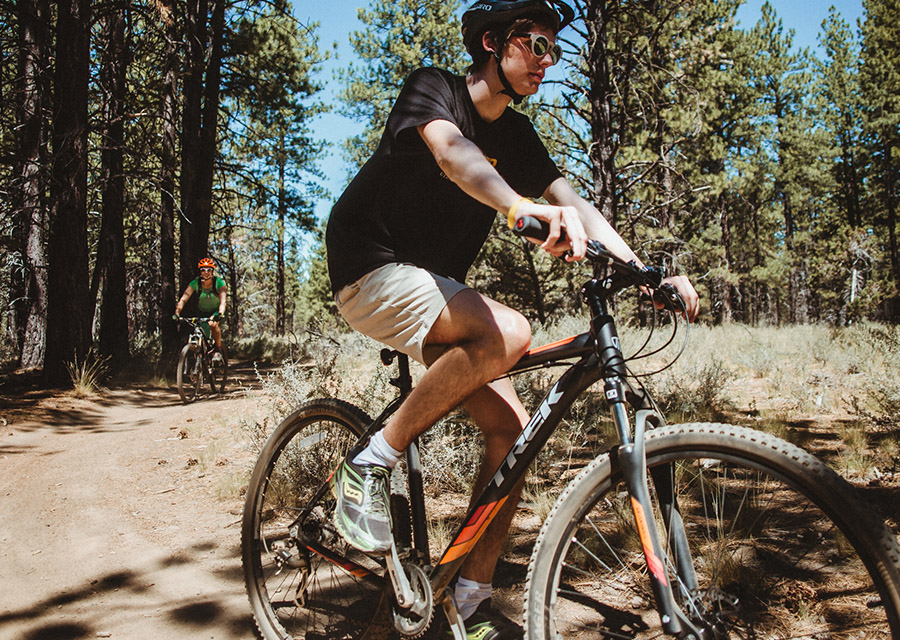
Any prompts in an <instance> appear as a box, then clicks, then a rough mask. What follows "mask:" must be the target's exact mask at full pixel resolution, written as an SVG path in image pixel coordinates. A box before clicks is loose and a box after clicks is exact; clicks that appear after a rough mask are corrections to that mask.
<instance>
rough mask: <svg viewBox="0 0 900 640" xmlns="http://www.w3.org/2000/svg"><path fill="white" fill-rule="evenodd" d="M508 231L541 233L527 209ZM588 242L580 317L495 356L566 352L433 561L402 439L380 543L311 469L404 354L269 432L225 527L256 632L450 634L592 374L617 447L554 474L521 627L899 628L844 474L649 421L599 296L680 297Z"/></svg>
mask: <svg viewBox="0 0 900 640" xmlns="http://www.w3.org/2000/svg"><path fill="white" fill-rule="evenodd" d="M517 227H518V231H519V232H520V233H522V234H525V235H529V236H532V237H535V236H536V237H538V238H540V237H541V236H540V233H539V232H536V231H534V230H532V229H531V228H530V227H529V224H528V223H527V222H521V221H520V223H518V224H517ZM588 258H589V259H590V260H591V261H593V262H594V263H595V264H596V265H599V266H600V267H602V271H603V273H602V274H601V275H599V276H598V277H594V278H591V279H590V280H589V281H588V282H586V283H585V285H584V287H583V288H582V290H581V294H582V297H583V299H584V301H585V302H586V304H587V306H588V308H589V309H590V321H589V324H590V326H589V330H588V331H587V332H585V333H583V334H581V335H578V336H574V337H571V338H568V339H565V340H561V341H559V342H555V343H552V344H548V345H545V346H542V347H539V348H536V349H532V350H530V351H529V352H527V353H526V354H525V356H523V357H522V359H521V360H520V361H519V362H518V363H517V364H516V365H515V366H514V367H513V368H512V369H511V370H510V372H509V374H508V375H514V374H516V373H520V372H523V371H529V370H533V369H536V368H543V367H548V366H554V365H559V364H564V365H566V366H568V369H567V370H566V371H565V372H564V373H563V374H562V375H561V376H560V377H559V379H558V380H557V381H556V382H555V383H554V384H553V385H552V387H551V388H550V391H549V392H548V393H547V395H546V396H545V397H544V398H543V400H542V401H541V403H540V405H539V406H538V408H537V410H536V412H535V413H534V415H533V416H532V417H531V419H530V421H529V422H528V423H527V425H526V426H525V428H524V430H523V431H522V434H521V436H520V437H519V439H518V441H517V442H516V443H515V445H514V446H513V447H512V449H511V450H510V451H509V454H508V456H507V457H506V459H505V461H504V462H503V463H502V464H501V466H500V467H499V468H498V469H497V471H496V473H495V474H494V476H493V478H492V480H491V481H490V482H489V484H488V486H487V487H486V488H485V489H484V491H483V492H482V494H481V495H480V496H479V497H478V498H477V500H475V501H474V502H473V506H472V507H471V508H470V509H469V511H468V513H467V514H466V516H465V518H464V520H463V524H462V525H461V526H460V528H459V530H458V531H457V533H456V535H455V536H454V537H453V539H452V541H451V542H450V544H449V546H448V547H447V548H446V549H445V550H444V551H443V553H442V555H441V556H440V557H439V558H437V559H436V560H435V559H433V558H432V557H431V555H430V552H429V545H428V532H427V528H426V522H427V518H426V513H425V497H424V493H423V482H422V467H421V460H420V449H419V443H418V441H416V442H414V443H413V444H412V445H410V447H409V448H408V449H407V451H406V459H405V461H404V462H402V463H401V464H400V465H398V467H397V468H395V469H394V471H393V472H392V476H391V511H392V517H393V523H394V538H395V541H394V545H393V548H392V550H391V553H390V555H387V556H384V557H370V556H367V555H365V554H362V553H360V552H358V551H356V550H355V549H353V548H351V547H350V546H348V545H347V544H346V543H345V542H344V540H343V539H342V538H341V536H340V535H339V534H338V533H337V530H336V529H335V527H334V525H333V523H332V512H333V510H334V499H333V497H332V495H331V492H330V490H329V486H328V479H329V477H330V475H331V474H332V472H333V471H334V469H335V468H336V467H337V465H338V463H339V462H340V461H341V460H342V458H343V457H344V456H345V455H346V454H347V452H348V450H349V449H350V448H351V447H352V446H354V445H356V444H357V443H361V442H363V441H365V440H366V439H367V438H368V437H369V436H370V435H371V434H373V433H374V432H375V431H377V430H378V429H380V428H381V427H382V425H383V424H384V423H385V421H386V419H387V418H388V417H389V416H390V415H391V414H392V413H393V412H394V411H395V410H396V409H397V407H398V406H399V405H400V403H402V402H403V399H404V398H405V397H406V395H408V394H409V392H410V391H411V389H412V380H411V377H410V373H409V363H408V360H407V359H406V357H405V356H403V355H400V354H398V353H396V352H393V351H390V350H387V349H385V350H384V351H382V361H383V362H384V364H386V365H388V364H391V363H392V362H394V361H397V363H398V367H399V369H398V375H397V376H396V377H395V378H393V379H392V380H391V383H392V384H393V385H394V386H396V387H398V389H399V394H398V397H397V398H396V399H395V400H394V401H392V402H391V403H390V404H388V406H387V407H386V408H385V409H384V411H382V413H381V414H380V415H379V416H378V417H377V418H375V419H374V420H372V419H371V418H370V417H369V416H368V415H366V414H365V413H364V412H363V411H362V410H360V409H359V408H357V407H355V406H353V405H352V404H350V403H347V402H345V401H343V400H339V399H334V398H326V399H317V400H311V401H308V402H306V403H304V404H303V405H302V406H300V408H298V409H297V410H296V411H294V412H293V413H292V414H290V415H289V416H288V417H287V418H285V419H284V420H283V421H282V422H281V424H280V425H279V426H278V427H277V428H276V429H275V430H274V431H273V433H272V434H271V436H270V437H269V439H268V441H267V442H266V444H265V445H264V447H263V449H262V452H261V454H260V456H259V458H258V461H257V463H256V466H255V468H254V470H253V474H252V476H251V479H250V483H249V487H248V490H247V498H246V503H245V507H244V515H243V524H242V560H243V567H244V577H245V583H246V587H247V591H248V595H249V599H250V603H251V606H252V609H253V615H254V618H255V620H256V624H257V626H258V628H259V631H260V633H261V634H262V637H263V638H266V639H267V640H268V639H276V638H278V639H282V638H306V639H309V640H311V639H324V638H329V639H332V638H347V639H350V638H352V639H354V640H359V639H360V638H362V639H364V640H372V639H376V638H396V637H399V638H416V637H420V636H422V635H424V634H425V633H426V632H427V631H428V629H429V627H430V625H431V623H432V621H433V617H434V614H435V609H436V608H438V607H440V608H442V609H443V612H444V614H445V616H446V623H447V624H448V625H449V629H450V630H451V631H452V633H453V637H454V638H455V639H456V640H462V639H463V638H465V637H466V636H465V629H464V624H463V623H462V622H461V620H460V618H459V616H458V613H457V609H456V606H455V603H454V599H453V596H452V592H453V589H451V588H448V587H449V586H451V583H452V581H453V579H454V578H455V576H456V574H457V572H458V571H459V569H460V567H461V565H462V564H463V562H464V561H465V559H466V556H467V554H468V553H469V551H470V550H471V549H472V547H473V546H474V545H475V544H476V543H477V542H478V540H479V537H480V536H481V534H482V533H483V532H484V531H485V529H486V528H487V526H488V524H489V523H490V522H491V520H492V518H493V516H494V515H495V514H496V513H497V511H498V510H499V509H500V507H501V505H502V504H503V502H504V501H505V500H506V498H507V497H508V496H509V493H510V491H511V489H512V488H513V487H514V486H515V485H516V483H517V482H518V481H519V480H520V479H521V478H522V477H523V475H524V474H525V472H526V470H527V469H528V467H529V465H530V464H531V463H532V462H533V461H534V460H535V458H536V456H537V455H538V452H539V451H540V450H541V449H542V447H544V445H545V444H546V443H547V442H548V439H549V438H550V436H551V434H552V433H553V431H554V429H556V428H557V426H559V424H560V422H561V421H562V420H563V418H564V417H565V416H566V414H567V412H568V410H569V408H570V407H571V406H572V404H573V403H574V402H575V400H576V399H577V398H578V397H579V396H581V394H583V393H585V392H586V391H587V390H588V389H589V388H590V387H591V386H592V385H594V384H595V383H598V382H599V383H602V394H603V397H604V398H605V400H606V402H607V404H608V407H609V410H610V415H611V417H612V421H613V423H614V425H615V431H616V434H617V443H616V444H615V445H614V446H612V447H611V448H610V449H609V450H608V451H606V452H604V453H602V454H601V455H599V456H598V457H596V458H595V459H594V460H592V461H591V462H590V463H589V464H588V465H587V466H586V467H585V468H584V469H583V470H582V471H581V472H580V473H579V474H578V476H577V477H576V478H575V479H574V480H573V481H572V482H571V483H570V484H569V485H568V486H567V487H566V488H565V490H564V491H563V492H562V494H561V495H560V497H559V499H558V500H557V502H556V504H555V506H554V507H553V509H552V511H551V512H550V514H549V516H548V517H547V519H546V520H545V522H544V524H543V526H542V528H541V530H540V533H539V534H538V537H537V541H536V543H535V547H534V550H533V553H532V556H531V560H530V563H529V568H528V573H527V580H526V584H525V591H524V629H525V637H526V638H528V639H529V640H550V639H554V640H555V639H561V638H579V639H580V638H639V639H649V638H660V637H673V638H684V639H696V640H700V639H704V640H706V639H713V640H719V639H724V638H758V639H769V638H806V639H813V638H815V639H825V638H829V639H832V638H894V639H895V640H897V639H900V548H898V544H897V538H896V535H895V534H894V533H893V532H892V530H891V529H890V528H889V527H888V526H887V525H886V524H885V523H884V521H883V520H882V519H880V518H879V517H878V516H877V515H876V513H875V512H874V511H873V509H872V508H871V507H869V506H868V505H867V504H866V503H865V502H864V501H863V500H862V498H861V496H860V492H859V490H857V489H856V488H854V487H853V486H852V485H850V484H849V483H848V482H847V481H846V480H844V479H843V478H841V477H840V476H839V475H838V474H837V473H835V472H834V471H833V470H832V469H831V468H829V467H828V466H826V465H825V464H824V463H822V462H821V461H819V460H818V459H817V458H815V457H813V456H812V455H810V454H809V453H807V452H806V451H804V450H802V449H800V448H798V447H796V446H794V445H791V444H789V443H787V442H784V441H782V440H780V439H778V438H776V437H774V436H772V435H768V434H765V433H762V432H759V431H754V430H751V429H747V428H743V427H739V426H732V425H727V424H707V423H693V424H678V425H667V424H666V422H665V420H664V418H663V416H662V414H661V412H660V410H659V409H658V407H657V405H656V403H655V402H654V400H653V398H652V397H651V395H650V392H649V391H648V389H647V388H646V386H645V385H644V384H643V382H642V378H641V377H640V376H639V375H637V374H634V373H633V372H632V370H631V367H630V366H629V363H630V362H631V361H632V360H634V359H635V358H638V357H641V356H640V355H639V354H641V353H642V352H643V355H647V351H644V349H645V347H646V345H647V343H646V342H645V344H644V346H643V347H641V348H640V349H638V350H637V352H636V353H635V354H633V355H631V356H628V357H626V356H624V355H623V351H622V347H621V345H620V342H619V337H618V333H617V330H616V324H615V320H614V318H613V317H612V315H611V314H610V312H609V303H610V301H611V299H612V298H613V296H614V295H615V294H616V293H617V292H619V291H622V290H623V289H627V288H631V287H641V288H642V290H643V291H645V292H646V291H653V292H654V293H655V294H656V295H657V299H659V296H662V298H663V299H664V300H665V302H666V304H667V305H668V309H669V316H670V318H671V323H670V324H671V325H672V326H674V325H675V324H676V323H677V322H678V317H679V316H678V314H677V311H678V309H679V307H681V309H682V310H683V303H681V302H680V299H679V298H678V297H677V294H675V293H674V290H666V289H665V287H661V286H660V282H661V274H660V272H659V271H658V270H655V269H647V268H638V267H636V266H635V265H634V264H633V263H624V262H622V261H621V260H619V259H618V258H616V257H614V256H613V255H612V254H610V253H609V252H608V251H607V250H606V249H605V248H604V247H603V246H602V245H600V244H598V243H596V242H591V243H590V245H589V247H588ZM657 328H658V327H657ZM672 331H673V336H674V335H675V334H674V331H675V329H674V328H673V329H672ZM670 342H671V338H670ZM682 349H683V347H682ZM648 351H649V348H648Z"/></svg>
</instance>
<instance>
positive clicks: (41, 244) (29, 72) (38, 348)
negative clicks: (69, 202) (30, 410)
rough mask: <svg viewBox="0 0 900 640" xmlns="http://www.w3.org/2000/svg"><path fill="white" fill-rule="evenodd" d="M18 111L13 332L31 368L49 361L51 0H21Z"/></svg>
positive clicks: (25, 364)
mask: <svg viewBox="0 0 900 640" xmlns="http://www.w3.org/2000/svg"><path fill="white" fill-rule="evenodd" d="M16 11H17V14H18V16H17V17H18V23H19V78H20V82H21V88H20V90H19V92H18V95H19V96H20V107H19V113H18V122H19V127H18V135H17V138H18V153H17V157H18V159H19V161H20V163H21V164H20V167H19V170H18V172H19V175H20V176H21V178H20V182H19V185H20V188H19V198H18V205H19V216H20V220H21V223H20V228H21V229H22V239H23V241H24V251H23V254H24V260H23V262H24V267H25V268H24V283H23V286H21V287H20V288H19V292H18V294H17V295H16V298H19V299H20V300H21V301H22V302H23V304H16V305H14V307H13V310H12V311H13V312H12V314H11V315H12V319H13V324H14V326H13V331H14V332H15V334H16V336H17V338H18V337H21V343H20V344H21V351H20V356H21V357H20V360H19V362H20V364H21V366H22V367H24V368H26V369H30V368H36V367H40V366H42V365H43V364H44V348H45V340H46V328H47V247H46V241H47V208H46V202H45V200H44V193H45V188H46V180H47V176H46V173H45V170H44V168H43V167H44V140H45V137H44V118H43V111H44V98H43V96H45V95H47V92H46V88H47V78H46V75H45V73H44V71H43V69H45V68H46V67H47V65H46V59H47V41H48V28H47V25H48V24H49V2H48V0H20V1H19V2H18V3H17V4H16Z"/></svg>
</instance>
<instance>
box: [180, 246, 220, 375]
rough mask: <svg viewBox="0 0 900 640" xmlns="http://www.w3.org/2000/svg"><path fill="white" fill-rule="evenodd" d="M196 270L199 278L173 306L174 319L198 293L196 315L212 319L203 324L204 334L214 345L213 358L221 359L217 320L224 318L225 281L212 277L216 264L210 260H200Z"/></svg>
mask: <svg viewBox="0 0 900 640" xmlns="http://www.w3.org/2000/svg"><path fill="white" fill-rule="evenodd" d="M197 268H198V269H199V270H200V276H199V277H198V278H194V279H193V280H191V282H190V284H188V286H187V288H186V289H185V290H184V293H183V294H182V295H181V299H179V300H178V302H177V304H176V305H175V316H174V318H175V319H176V320H177V319H178V317H179V316H180V315H181V310H182V309H183V308H184V305H185V304H187V301H188V300H190V299H191V296H192V295H194V292H195V291H196V292H198V294H199V297H198V299H197V310H198V315H201V316H210V317H211V318H213V319H211V320H208V321H207V322H205V323H203V329H204V333H206V337H207V338H208V337H210V334H211V335H212V339H213V345H214V346H213V350H214V353H213V357H216V356H217V355H218V357H222V356H221V353H222V329H221V327H220V326H219V319H220V318H223V317H225V300H226V297H227V296H226V289H225V281H224V280H222V278H220V277H218V276H216V275H214V274H215V269H216V263H215V262H213V260H212V258H203V259H201V260H200V262H199V263H197Z"/></svg>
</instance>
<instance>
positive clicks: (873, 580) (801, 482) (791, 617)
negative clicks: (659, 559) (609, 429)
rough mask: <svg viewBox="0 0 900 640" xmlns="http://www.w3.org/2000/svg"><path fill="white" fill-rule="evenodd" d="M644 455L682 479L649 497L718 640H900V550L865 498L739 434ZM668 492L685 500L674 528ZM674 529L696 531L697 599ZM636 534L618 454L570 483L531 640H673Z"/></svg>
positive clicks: (545, 531)
mask: <svg viewBox="0 0 900 640" xmlns="http://www.w3.org/2000/svg"><path fill="white" fill-rule="evenodd" d="M646 450H647V466H648V469H649V470H651V471H654V470H655V472H656V474H657V476H658V477H659V478H669V479H672V482H671V486H672V487H673V488H672V489H671V490H664V488H663V486H664V485H665V484H666V483H665V482H661V483H660V482H659V481H656V482H654V481H651V482H650V487H651V494H652V495H653V502H654V511H655V513H656V524H657V527H658V528H659V531H660V533H659V535H660V538H662V539H663V540H662V542H663V547H664V548H665V557H664V558H663V562H664V565H665V567H666V568H667V573H668V576H669V579H670V581H671V582H672V584H673V590H674V592H675V599H676V601H677V602H678V604H679V606H680V607H681V608H682V610H683V611H685V612H686V613H687V614H688V616H689V617H690V618H691V619H692V620H693V621H695V622H696V623H697V624H700V625H702V624H703V623H704V622H705V623H709V625H710V626H709V628H710V629H712V631H711V635H710V637H712V638H755V639H759V640H762V639H767V640H768V639H787V638H803V639H812V638H829V639H835V640H838V639H849V638H859V639H860V640H862V639H863V638H865V639H866V640H882V639H887V638H893V639H894V640H898V639H900V614H898V611H900V550H898V545H897V537H896V535H895V533H894V532H893V531H891V529H890V528H889V527H887V526H886V525H885V524H884V522H883V520H882V519H881V518H879V517H878V516H877V515H876V514H875V513H874V512H873V511H872V509H871V507H869V506H867V504H866V503H865V501H864V500H863V499H862V495H861V490H859V489H856V488H854V487H853V486H852V485H850V484H849V483H848V482H847V481H845V480H844V479H843V478H841V477H840V476H839V475H838V474H837V473H835V472H834V471H833V470H832V469H830V468H829V467H828V466H827V465H825V464H824V463H823V462H821V461H820V460H818V459H817V458H815V457H814V456H812V455H810V454H809V453H807V452H805V451H803V450H801V449H799V448H798V447H795V446H793V445H791V444H788V443H786V442H784V441H782V440H779V439H777V438H775V437H772V436H769V435H766V434H763V433H760V432H757V431H753V430H749V429H744V428H741V427H735V426H731V425H722V424H685V425H671V426H667V427H664V428H660V429H657V430H653V431H650V432H648V433H647V437H646ZM663 493H666V494H671V493H674V494H675V495H676V496H677V506H678V510H677V511H673V510H671V509H670V510H669V512H668V513H669V517H668V518H666V517H665V516H664V515H663V513H662V511H661V509H660V508H659V503H660V495H661V494H663ZM668 504H673V503H672V502H671V501H670V502H668ZM679 515H680V518H681V520H682V521H683V529H682V528H679V526H678V524H677V520H678V516H679ZM668 524H671V525H672V526H671V527H669V526H667V525H668ZM670 529H672V530H675V531H677V530H683V531H685V532H686V535H685V537H686V540H687V543H688V546H689V548H690V555H691V557H692V559H693V562H692V564H693V566H694V569H695V572H696V581H695V583H694V584H695V585H696V587H695V588H693V589H689V588H688V586H687V585H686V584H685V583H684V581H679V580H678V578H677V577H675V575H674V564H675V562H676V561H677V559H676V556H677V554H676V553H675V551H674V549H675V545H674V544H672V539H673V538H674V536H672V535H671V534H667V533H666V532H667V531H669V530H670ZM634 531H635V526H634V519H633V515H632V511H631V508H630V504H628V496H627V491H626V490H625V485H624V483H623V482H622V476H621V471H620V469H619V467H618V465H617V463H616V456H615V450H614V451H612V452H611V453H609V454H605V455H603V456H600V457H599V458H597V459H595V460H594V461H593V462H592V463H591V464H590V465H588V467H586V468H585V469H584V470H583V471H582V472H581V473H580V474H579V475H578V476H577V477H576V479H575V480H573V481H572V483H571V484H570V485H569V486H568V487H567V488H566V489H565V491H564V492H563V494H562V495H561V496H560V498H559V500H558V501H557V503H556V505H555V506H554V508H553V510H552V511H551V513H550V515H549V516H548V518H547V520H546V521H545V523H544V526H543V528H542V529H541V532H540V534H539V536H538V540H537V543H536V545H535V548H534V551H533V554H532V558H531V562H530V566H529V570H528V579H527V586H526V592H525V622H526V626H525V628H526V636H525V637H526V638H527V640H561V639H569V638H579V639H580V638H600V637H609V638H637V639H641V640H646V639H649V638H659V637H661V636H663V635H664V634H663V633H662V630H661V626H660V620H659V614H658V613H657V611H656V609H655V608H654V605H653V596H652V593H651V590H650V585H649V582H648V580H647V578H646V566H647V565H646V562H645V560H644V557H643V554H642V553H641V544H640V542H639V540H638V539H637V536H636V534H635V533H634ZM682 539H684V538H682ZM686 555H687V554H682V557H685V556H686Z"/></svg>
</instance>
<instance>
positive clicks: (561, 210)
mask: <svg viewBox="0 0 900 640" xmlns="http://www.w3.org/2000/svg"><path fill="white" fill-rule="evenodd" d="M521 216H532V217H534V218H537V219H538V220H541V221H543V222H546V223H547V224H548V225H549V227H550V232H549V233H548V234H547V239H546V240H544V242H537V241H535V240H532V242H535V244H539V245H540V246H541V248H542V249H544V250H545V251H547V252H548V253H550V254H552V255H554V256H557V257H560V256H563V255H564V254H566V255H565V259H566V260H568V261H572V260H582V259H583V258H584V254H585V251H586V250H587V240H588V237H587V233H585V231H584V226H582V224H581V218H579V217H578V211H577V210H576V209H575V207H560V206H557V205H551V204H537V203H534V202H522V204H521V205H519V209H518V210H517V211H516V217H517V218H518V217H521ZM567 252H568V253H567Z"/></svg>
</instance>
